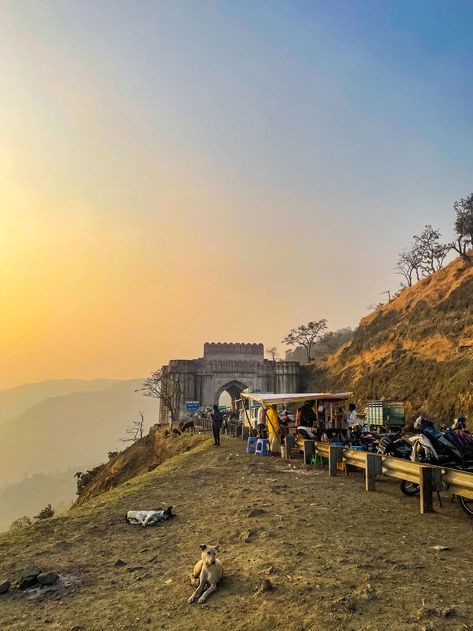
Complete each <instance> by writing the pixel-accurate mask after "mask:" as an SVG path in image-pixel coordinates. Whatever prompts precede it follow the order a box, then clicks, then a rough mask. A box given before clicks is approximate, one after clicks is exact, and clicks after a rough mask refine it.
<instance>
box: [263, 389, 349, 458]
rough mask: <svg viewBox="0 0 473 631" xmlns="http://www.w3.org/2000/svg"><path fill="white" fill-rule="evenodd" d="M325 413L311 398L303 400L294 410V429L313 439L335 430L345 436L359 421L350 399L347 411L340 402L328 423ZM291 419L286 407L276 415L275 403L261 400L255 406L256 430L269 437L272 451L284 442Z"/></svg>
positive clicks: (323, 408)
mask: <svg viewBox="0 0 473 631" xmlns="http://www.w3.org/2000/svg"><path fill="white" fill-rule="evenodd" d="M325 414H326V409H325V407H324V406H323V405H321V404H320V405H319V406H316V402H315V401H306V402H305V403H304V405H302V406H301V407H300V408H298V409H297V411H296V413H295V417H294V421H295V426H296V432H298V433H300V434H302V435H304V434H305V435H306V436H307V437H308V438H316V439H317V440H321V439H322V438H323V435H324V434H327V436H328V438H329V439H330V438H332V437H333V435H334V434H335V435H337V436H339V437H340V438H343V439H345V440H349V439H350V435H351V432H352V430H353V429H354V428H355V427H357V426H358V425H359V424H360V422H359V420H358V415H357V411H356V405H355V404H354V403H350V404H349V406H348V412H347V411H345V410H344V409H343V408H342V407H341V406H338V407H337V408H336V411H335V414H334V415H333V422H332V426H331V427H329V426H328V419H326V416H325ZM291 421H292V419H291V417H290V415H289V412H288V411H287V410H284V412H283V414H282V417H281V418H280V416H279V414H278V411H277V406H276V405H268V406H266V405H264V404H263V405H262V406H261V407H260V408H259V410H258V420H257V424H256V428H255V429H256V433H257V435H258V438H268V439H269V445H270V451H271V453H272V454H278V453H280V451H281V444H284V440H285V437H286V436H287V435H288V433H289V425H290V423H291Z"/></svg>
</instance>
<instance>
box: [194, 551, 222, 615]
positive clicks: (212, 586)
mask: <svg viewBox="0 0 473 631" xmlns="http://www.w3.org/2000/svg"><path fill="white" fill-rule="evenodd" d="M200 549H201V550H202V554H201V555H200V560H199V561H198V562H197V563H196V564H195V566H194V569H193V570H192V575H191V584H192V585H197V589H196V590H195V592H194V593H193V594H192V596H191V597H190V598H189V600H188V601H187V602H188V603H189V605H190V604H191V603H193V602H194V600H195V599H196V598H197V597H198V596H200V598H199V600H198V601H197V602H198V603H199V605H201V604H202V603H204V602H205V601H206V600H207V598H208V597H209V596H210V594H212V593H213V592H214V591H215V590H216V589H217V585H218V583H219V582H220V581H221V580H222V576H223V565H222V562H221V561H220V559H217V552H218V547H217V546H208V545H206V544H203V545H201V546H200ZM207 585H208V586H209V587H208V588H207V589H206V591H204V589H205V588H206V587H207Z"/></svg>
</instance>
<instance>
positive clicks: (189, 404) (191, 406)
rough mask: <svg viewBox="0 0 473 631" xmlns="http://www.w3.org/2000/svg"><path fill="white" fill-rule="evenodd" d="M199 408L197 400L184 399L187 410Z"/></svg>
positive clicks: (194, 410) (195, 410)
mask: <svg viewBox="0 0 473 631" xmlns="http://www.w3.org/2000/svg"><path fill="white" fill-rule="evenodd" d="M199 408H200V403H199V401H186V410H187V411H188V412H197V410H198V409H199Z"/></svg>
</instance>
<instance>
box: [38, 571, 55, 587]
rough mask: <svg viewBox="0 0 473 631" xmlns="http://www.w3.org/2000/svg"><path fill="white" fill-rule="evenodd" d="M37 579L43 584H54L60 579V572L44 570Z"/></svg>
mask: <svg viewBox="0 0 473 631" xmlns="http://www.w3.org/2000/svg"><path fill="white" fill-rule="evenodd" d="M37 580H38V583H40V584H41V585H54V584H55V583H57V582H58V580H59V574H56V572H42V573H41V574H38V576H37Z"/></svg>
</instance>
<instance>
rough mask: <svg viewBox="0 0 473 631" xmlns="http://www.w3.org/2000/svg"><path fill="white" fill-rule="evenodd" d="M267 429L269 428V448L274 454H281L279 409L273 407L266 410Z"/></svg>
mask: <svg viewBox="0 0 473 631" xmlns="http://www.w3.org/2000/svg"><path fill="white" fill-rule="evenodd" d="M266 427H267V428H268V438H269V448H270V449H271V453H272V454H280V453H281V430H280V427H279V416H278V413H277V407H276V406H275V405H272V406H271V407H270V408H269V410H266Z"/></svg>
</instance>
